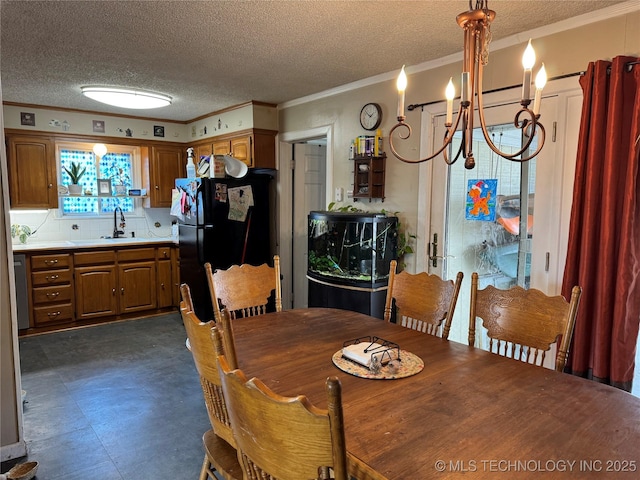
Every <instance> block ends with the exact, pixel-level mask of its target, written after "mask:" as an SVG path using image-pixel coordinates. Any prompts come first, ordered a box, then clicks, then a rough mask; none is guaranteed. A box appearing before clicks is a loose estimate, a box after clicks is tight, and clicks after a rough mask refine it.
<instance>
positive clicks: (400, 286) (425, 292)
mask: <svg viewBox="0 0 640 480" xmlns="http://www.w3.org/2000/svg"><path fill="white" fill-rule="evenodd" d="M397 263H398V262H396V260H391V265H390V268H389V284H388V288H387V300H386V302H385V306H384V320H385V321H386V322H390V321H391V314H392V312H393V309H394V307H395V313H396V323H398V324H399V325H402V326H403V327H407V328H411V329H412V330H418V331H420V332H423V333H428V334H430V335H435V336H441V337H442V338H444V339H445V340H446V339H448V338H449V330H450V329H451V321H452V320H453V314H454V311H455V309H456V303H457V301H458V294H459V293H460V285H461V284H462V278H463V274H462V272H458V275H457V276H456V281H455V282H453V281H452V280H443V279H441V278H440V277H439V276H438V275H432V274H429V273H426V272H421V273H417V274H411V273H408V272H406V271H403V272H400V273H396V268H397ZM443 323H444V325H443Z"/></svg>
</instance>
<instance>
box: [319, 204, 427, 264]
mask: <svg viewBox="0 0 640 480" xmlns="http://www.w3.org/2000/svg"><path fill="white" fill-rule="evenodd" d="M327 210H328V211H330V212H353V213H366V210H362V209H360V208H357V207H354V206H353V205H349V204H347V205H341V206H338V205H337V204H336V202H331V203H330V204H329V206H328V207H327ZM369 213H371V212H369ZM380 213H382V214H383V215H386V216H393V217H398V213H399V212H388V211H386V210H384V209H382V210H380ZM416 238H418V237H417V236H416V235H414V234H412V233H409V232H407V231H405V230H404V228H403V225H402V223H401V222H400V217H398V247H397V252H396V253H397V255H398V264H399V265H400V266H401V267H402V268H404V267H405V266H406V263H404V262H402V261H401V260H402V259H403V258H404V256H405V255H409V254H411V253H413V247H412V246H411V243H412V242H413V241H414V240H415V239H416Z"/></svg>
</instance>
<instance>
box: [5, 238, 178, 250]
mask: <svg viewBox="0 0 640 480" xmlns="http://www.w3.org/2000/svg"><path fill="white" fill-rule="evenodd" d="M163 243H174V244H176V245H177V244H178V241H177V239H175V238H173V237H153V238H143V237H135V238H131V237H122V238H96V239H92V240H73V241H71V240H51V241H43V242H37V241H27V243H18V244H14V245H13V251H14V252H30V251H35V250H74V249H78V248H104V247H117V246H132V245H134V246H135V245H141V246H142V245H155V244H163Z"/></svg>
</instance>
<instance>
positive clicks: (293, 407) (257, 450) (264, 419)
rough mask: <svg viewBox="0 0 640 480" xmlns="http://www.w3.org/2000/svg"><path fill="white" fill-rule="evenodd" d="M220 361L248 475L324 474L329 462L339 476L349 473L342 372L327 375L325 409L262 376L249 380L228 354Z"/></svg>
mask: <svg viewBox="0 0 640 480" xmlns="http://www.w3.org/2000/svg"><path fill="white" fill-rule="evenodd" d="M218 365H219V368H220V376H221V380H222V387H223V390H224V394H225V398H226V399H227V404H228V407H229V414H230V416H231V423H232V425H233V428H234V433H235V436H236V445H237V447H238V451H239V452H240V458H241V464H242V465H243V468H244V472H245V478H249V479H256V480H257V479H259V480H265V479H278V480H300V479H319V478H323V477H324V474H323V472H325V473H326V472H327V471H328V470H329V468H330V469H332V470H333V474H334V478H335V479H336V480H346V479H347V478H348V475H347V473H346V471H347V468H346V447H345V441H344V421H343V416H342V394H341V386H340V382H339V380H338V379H337V378H336V377H331V378H328V379H327V404H328V409H326V410H323V409H320V408H317V407H315V406H314V405H312V404H311V403H310V402H309V400H308V399H307V398H306V397H305V396H303V395H299V396H297V397H282V396H280V395H277V394H275V393H274V392H273V391H271V390H270V389H269V388H268V387H267V386H266V385H265V384H264V383H262V382H261V381H260V380H258V379H256V378H253V379H251V380H247V378H246V377H245V375H244V374H243V373H242V371H241V370H231V369H230V368H229V365H228V363H227V361H226V358H225V357H224V356H222V357H219V358H218Z"/></svg>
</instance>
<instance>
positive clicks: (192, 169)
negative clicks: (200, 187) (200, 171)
mask: <svg viewBox="0 0 640 480" xmlns="http://www.w3.org/2000/svg"><path fill="white" fill-rule="evenodd" d="M187 178H196V165H195V163H193V147H190V148H187Z"/></svg>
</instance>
